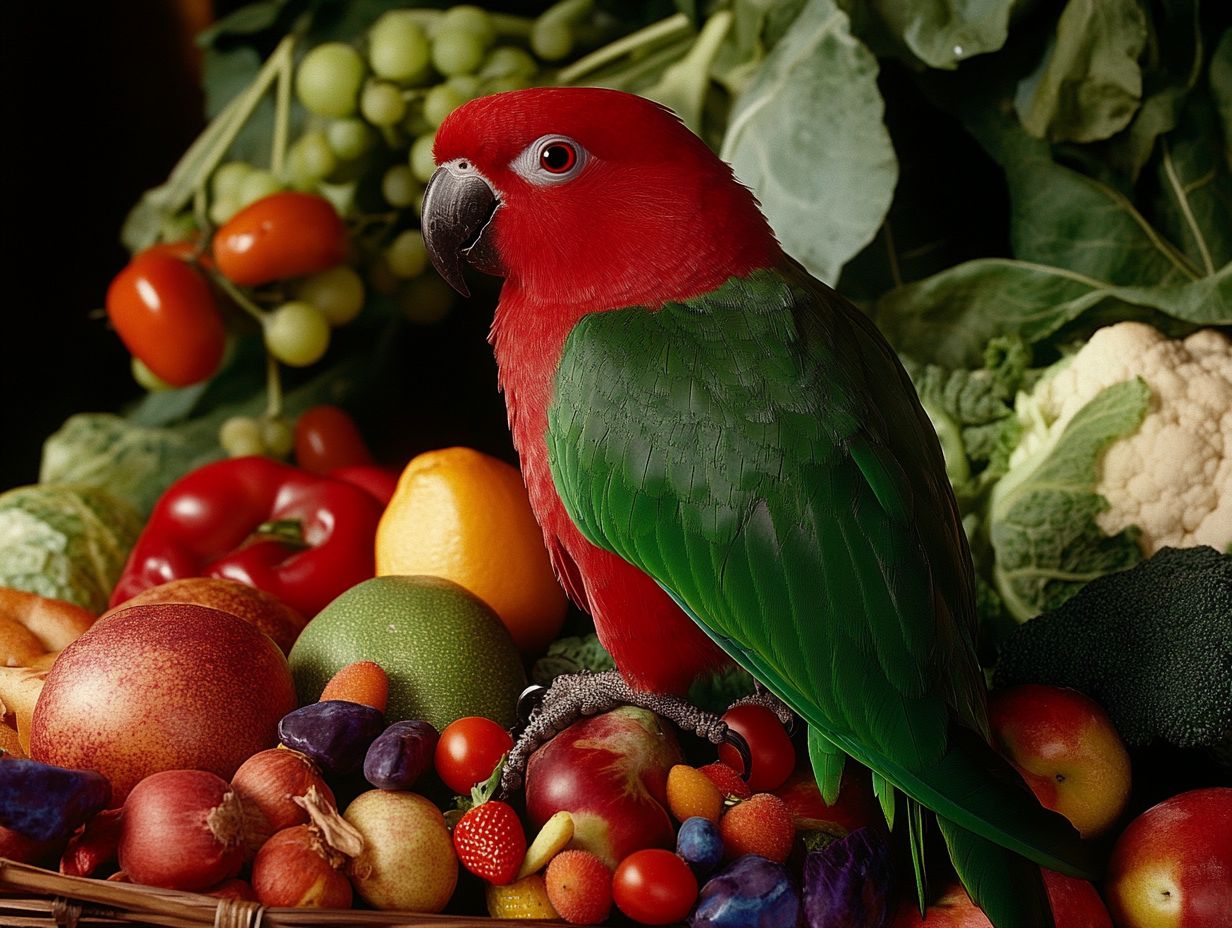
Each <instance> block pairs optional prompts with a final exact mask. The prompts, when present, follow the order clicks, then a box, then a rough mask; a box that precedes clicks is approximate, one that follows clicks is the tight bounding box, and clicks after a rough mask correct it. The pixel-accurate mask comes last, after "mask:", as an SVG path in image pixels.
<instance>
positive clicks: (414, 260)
mask: <svg viewBox="0 0 1232 928" xmlns="http://www.w3.org/2000/svg"><path fill="white" fill-rule="evenodd" d="M385 260H386V261H387V262H388V263H389V269H390V270H391V271H393V273H394V275H395V276H397V277H418V276H419V275H420V274H422V273H423V272H424V271H425V270H427V267H428V249H427V248H426V247H424V240H423V235H422V234H421V233H420V231H419V230H418V229H408V230H407V231H405V232H403V233H401V234H400V235H399V236H398V237H397V238H395V239H394V240H393V241H392V242H390V243H389V247H388V248H386V249H385Z"/></svg>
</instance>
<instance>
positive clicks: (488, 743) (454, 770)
mask: <svg viewBox="0 0 1232 928" xmlns="http://www.w3.org/2000/svg"><path fill="white" fill-rule="evenodd" d="M512 747H513V739H512V738H511V737H509V732H507V731H505V729H503V728H501V727H500V726H499V725H497V724H496V723H495V722H493V721H492V720H491V719H485V718H483V717H482V716H478V715H468V716H466V717H465V718H461V719H458V720H457V721H456V722H450V723H449V724H448V725H446V726H445V730H444V731H442V732H441V737H440V740H439V741H437V742H436V754H435V757H434V761H435V764H436V773H437V776H439V777H440V778H441V781H442V782H443V783H444V784H445V785H446V786H448V787H449V788H450V789H451V790H453V791H454V792H455V793H461V794H462V795H464V796H468V795H470V791H471V787H472V786H474V785H475V784H476V783H482V782H483V781H484V780H486V779H487V778H488V777H490V776H491V775H492V771H493V770H495V769H496V765H497V764H498V763H500V759H501V758H502V757H503V756H504V755H505V754H506V753H508V751H509V749H510V748H512Z"/></svg>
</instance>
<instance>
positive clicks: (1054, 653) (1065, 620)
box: [993, 546, 1232, 748]
mask: <svg viewBox="0 0 1232 928" xmlns="http://www.w3.org/2000/svg"><path fill="white" fill-rule="evenodd" d="M1018 683H1043V684H1047V685H1050V686H1066V687H1070V688H1072V689H1075V690H1078V691H1079V692H1082V693H1085V694H1086V695H1087V696H1089V697H1091V698H1092V699H1094V700H1095V701H1096V702H1098V703H1099V704H1100V705H1101V706H1103V707H1104V709H1105V710H1106V711H1107V713H1108V715H1109V717H1110V718H1111V719H1112V722H1113V724H1114V725H1115V726H1116V728H1117V730H1118V731H1119V732H1120V734H1121V737H1122V738H1124V739H1125V743H1126V744H1128V745H1130V746H1132V747H1145V746H1147V745H1149V744H1151V743H1153V742H1156V741H1162V742H1166V743H1168V744H1171V745H1174V746H1176V747H1181V748H1194V747H1207V748H1214V747H1218V746H1220V743H1221V742H1225V739H1227V738H1228V737H1229V735H1230V734H1232V556H1229V555H1227V554H1220V553H1219V552H1218V551H1216V550H1215V549H1214V548H1211V547H1206V546H1202V547H1195V548H1162V549H1160V550H1159V552H1157V553H1156V554H1155V555H1154V556H1153V557H1151V558H1150V559H1149V560H1145V561H1142V562H1141V563H1139V564H1138V565H1137V566H1135V567H1132V568H1130V569H1129V570H1125V571H1121V572H1119V573H1114V574H1108V575H1106V576H1103V577H1099V578H1097V579H1095V580H1092V581H1091V582H1090V583H1089V584H1087V585H1086V586H1085V587H1083V588H1082V589H1081V590H1080V591H1079V592H1078V593H1077V594H1076V595H1074V596H1073V597H1072V598H1071V599H1069V600H1067V601H1066V602H1065V603H1064V604H1063V605H1061V606H1060V607H1059V608H1057V609H1055V610H1053V611H1052V612H1049V613H1046V614H1044V615H1041V616H1039V617H1037V618H1035V619H1032V620H1030V621H1029V622H1027V623H1025V624H1024V625H1021V626H1019V627H1018V628H1017V629H1015V630H1014V631H1013V632H1012V633H1011V634H1010V635H1009V636H1008V637H1007V638H1006V640H1005V642H1004V643H1003V645H1002V648H1001V653H1000V655H999V659H998V661H997V665H996V668H995V669H994V671H993V685H994V686H996V687H1003V686H1011V685H1014V684H1018Z"/></svg>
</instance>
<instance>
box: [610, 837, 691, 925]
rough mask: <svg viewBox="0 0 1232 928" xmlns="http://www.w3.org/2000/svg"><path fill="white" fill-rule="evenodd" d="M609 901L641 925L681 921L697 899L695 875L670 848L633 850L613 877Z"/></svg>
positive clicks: (668, 923) (667, 923)
mask: <svg viewBox="0 0 1232 928" xmlns="http://www.w3.org/2000/svg"><path fill="white" fill-rule="evenodd" d="M612 901H613V902H615V903H616V908H618V909H620V911H622V912H624V913H625V914H626V915H627V916H629V918H631V919H633V920H634V921H635V922H641V923H642V924H643V925H670V924H672V923H673V922H682V921H684V919H685V916H686V915H688V914H689V910H690V909H692V908H693V903H694V902H696V901H697V877H695V876H694V875H693V871H692V870H690V869H689V865H688V864H686V863H685V862H684V860H683V859H681V858H680V857H678V856H676V855H675V854H673V853H672V852H671V851H665V850H663V849H662V848H657V847H655V848H648V849H646V850H644V851H634V852H633V853H632V854H630V855H629V856H628V857H626V858H625V859H624V860H622V861H621V862H620V866H618V867H617V868H616V873H615V874H614V875H613V876H612Z"/></svg>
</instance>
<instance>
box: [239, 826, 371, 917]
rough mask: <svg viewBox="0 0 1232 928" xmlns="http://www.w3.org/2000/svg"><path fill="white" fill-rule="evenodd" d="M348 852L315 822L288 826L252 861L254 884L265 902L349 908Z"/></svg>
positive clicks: (296, 905) (310, 906)
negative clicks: (332, 842) (345, 867)
mask: <svg viewBox="0 0 1232 928" xmlns="http://www.w3.org/2000/svg"><path fill="white" fill-rule="evenodd" d="M346 861H347V857H346V855H345V854H342V853H340V852H339V851H337V850H335V849H334V848H333V847H332V846H331V845H330V844H329V842H328V841H326V840H325V839H324V838H323V836H322V835H321V832H320V831H319V830H317V829H316V828H315V827H313V826H312V825H295V826H293V827H291V828H284V829H282V831H280V832H278V833H277V834H276V835H274V836H273V837H272V838H270V839H269V840H268V841H266V842H265V844H263V845H262V846H261V850H260V851H258V852H257V859H256V860H254V861H253V862H252V888H253V889H254V890H255V891H256V894H257V900H258V901H259V902H260V903H261V904H262V905H269V906H294V907H296V908H318V909H349V908H350V907H351V881H350V880H348V879H347V878H346V875H345V874H344V873H343V872H342V869H341V868H342V866H343V864H345V863H346Z"/></svg>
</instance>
